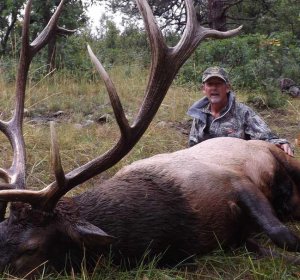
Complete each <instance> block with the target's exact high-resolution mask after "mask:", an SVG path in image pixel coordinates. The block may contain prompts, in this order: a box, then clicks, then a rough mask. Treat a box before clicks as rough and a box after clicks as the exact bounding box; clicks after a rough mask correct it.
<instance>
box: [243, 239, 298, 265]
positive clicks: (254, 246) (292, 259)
mask: <svg viewBox="0 0 300 280" xmlns="http://www.w3.org/2000/svg"><path fill="white" fill-rule="evenodd" d="M246 248H247V250H248V251H249V252H252V253H256V254H258V255H259V256H262V257H271V258H280V259H283V260H284V261H286V262H287V263H289V264H296V265H300V258H299V257H296V256H287V255H284V254H282V253H280V252H277V251H274V250H272V249H271V248H266V247H264V246H262V245H260V244H258V243H257V242H256V241H254V240H253V239H251V238H249V239H247V240H246Z"/></svg>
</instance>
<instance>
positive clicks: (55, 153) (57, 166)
mask: <svg viewBox="0 0 300 280" xmlns="http://www.w3.org/2000/svg"><path fill="white" fill-rule="evenodd" d="M50 132H51V160H52V167H53V171H54V175H55V179H56V182H57V185H58V186H63V185H64V183H65V179H66V177H65V172H64V169H63V167H62V164H61V159H60V154H59V147H58V141H57V136H56V131H55V127H54V122H53V121H51V122H50Z"/></svg>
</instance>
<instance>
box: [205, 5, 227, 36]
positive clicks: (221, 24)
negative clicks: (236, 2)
mask: <svg viewBox="0 0 300 280" xmlns="http://www.w3.org/2000/svg"><path fill="white" fill-rule="evenodd" d="M226 2H227V1H224V0H208V24H209V27H210V28H213V29H217V30H219V31H227V28H226V4H227V3H226Z"/></svg>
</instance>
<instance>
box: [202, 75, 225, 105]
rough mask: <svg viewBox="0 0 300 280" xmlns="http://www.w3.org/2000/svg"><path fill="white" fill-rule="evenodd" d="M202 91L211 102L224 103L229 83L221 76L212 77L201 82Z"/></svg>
mask: <svg viewBox="0 0 300 280" xmlns="http://www.w3.org/2000/svg"><path fill="white" fill-rule="evenodd" d="M202 89H203V92H204V94H205V95H206V96H207V98H208V99H209V101H210V103H212V104H226V103H227V92H228V91H229V85H228V84H226V83H225V82H224V81H223V80H222V79H221V78H218V77H212V78H210V79H208V80H207V81H206V82H205V83H204V84H203V88H202Z"/></svg>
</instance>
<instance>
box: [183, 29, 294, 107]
mask: <svg viewBox="0 0 300 280" xmlns="http://www.w3.org/2000/svg"><path fill="white" fill-rule="evenodd" d="M213 65H219V66H222V67H224V68H225V69H227V71H228V72H229V74H230V77H231V83H232V84H233V85H234V87H235V88H239V89H248V90H249V89H250V90H256V91H260V92H262V93H263V94H264V95H265V98H264V100H265V102H267V104H266V105H267V106H270V107H274V106H275V107H277V106H278V105H279V104H283V103H284V102H283V98H282V96H281V94H280V92H279V80H280V78H282V77H287V78H290V79H293V80H295V81H296V82H297V83H299V82H300V80H299V73H300V41H299V40H297V38H296V37H295V36H294V35H293V34H292V33H290V32H281V33H274V34H272V35H271V36H269V37H267V36H265V35H260V34H254V35H253V34H252V35H247V36H239V37H235V38H231V39H226V40H219V41H214V40H209V41H206V42H203V43H202V44H201V45H200V47H199V48H198V49H197V51H196V52H195V54H194V55H193V56H192V58H191V59H190V60H189V61H188V62H187V63H186V64H185V65H184V67H183V69H182V70H181V72H180V74H179V75H178V79H177V83H179V84H185V83H200V82H201V74H202V72H203V71H204V70H205V69H206V68H207V67H209V66H213ZM269 92H278V94H277V95H278V97H276V98H275V99H274V97H272V98H270V97H269V96H268V94H269ZM277 95H276V96H277ZM274 100H276V102H274Z"/></svg>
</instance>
